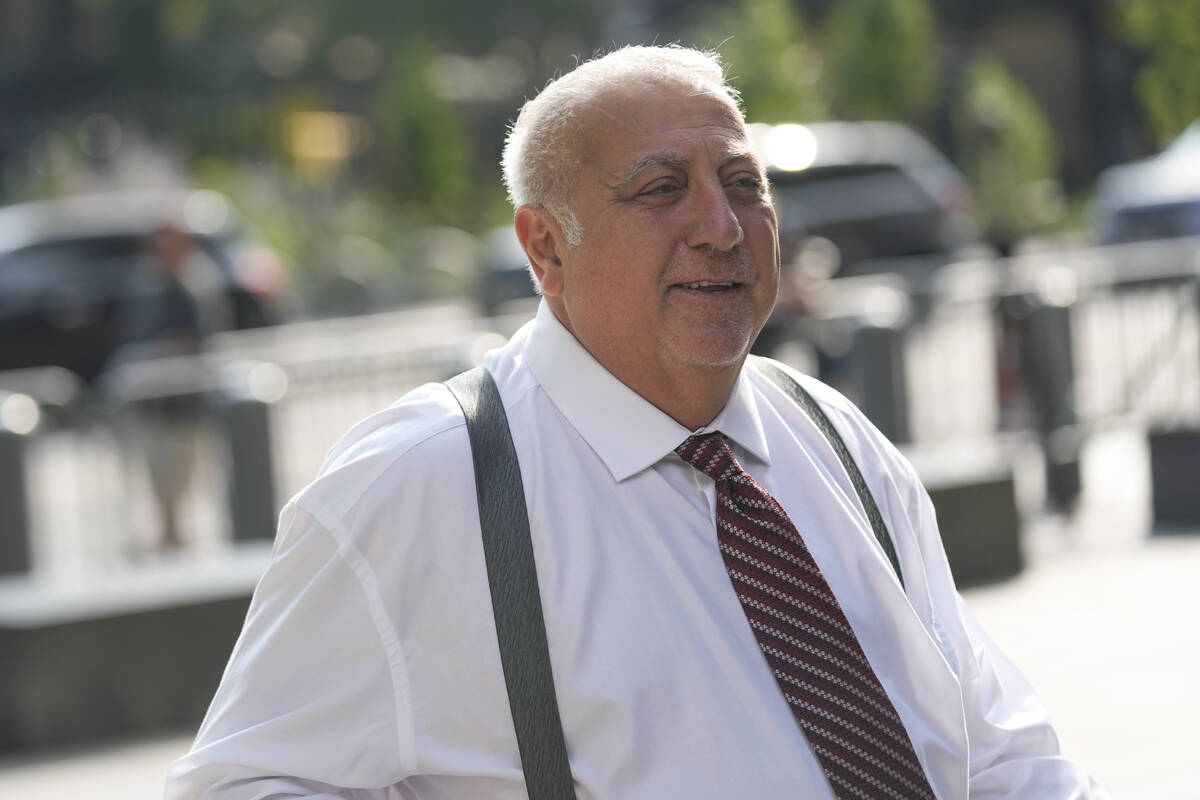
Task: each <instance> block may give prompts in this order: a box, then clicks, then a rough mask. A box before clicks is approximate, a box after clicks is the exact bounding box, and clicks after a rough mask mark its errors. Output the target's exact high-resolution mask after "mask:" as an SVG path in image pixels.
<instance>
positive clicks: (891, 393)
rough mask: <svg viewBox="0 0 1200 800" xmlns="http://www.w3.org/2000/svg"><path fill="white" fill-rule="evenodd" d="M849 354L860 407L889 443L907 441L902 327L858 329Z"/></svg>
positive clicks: (887, 326)
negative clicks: (854, 374)
mask: <svg viewBox="0 0 1200 800" xmlns="http://www.w3.org/2000/svg"><path fill="white" fill-rule="evenodd" d="M850 352H851V358H852V360H853V364H854V369H855V371H856V373H857V384H858V387H857V388H858V403H859V407H860V408H861V409H862V411H863V413H864V414H866V415H867V419H869V420H871V422H872V423H874V424H875V427H877V428H879V430H880V431H881V432H882V433H883V435H884V436H886V437H887V438H888V439H890V440H891V441H893V442H896V443H903V442H907V441H909V440H910V439H911V438H912V434H911V431H910V430H909V420H908V377H907V375H906V372H905V362H904V330H903V327H902V323H897V324H884V323H872V324H867V325H863V326H861V327H859V328H858V329H857V330H856V331H855V332H854V344H853V345H852V347H851V351H850Z"/></svg>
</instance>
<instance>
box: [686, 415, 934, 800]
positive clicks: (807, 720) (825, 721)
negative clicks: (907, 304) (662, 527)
mask: <svg viewBox="0 0 1200 800" xmlns="http://www.w3.org/2000/svg"><path fill="white" fill-rule="evenodd" d="M675 452H676V453H678V454H679V455H680V456H681V457H682V458H683V460H684V461H686V462H688V463H689V464H691V465H692V466H693V467H695V468H696V469H698V470H700V471H701V472H703V473H704V474H705V475H707V476H708V477H710V478H712V479H713V480H714V481H716V484H717V486H716V488H717V541H718V543H719V545H720V548H721V555H722V556H723V557H724V559H725V567H726V568H727V569H728V571H729V579H730V580H731V581H732V582H733V587H734V590H735V591H736V592H737V595H738V599H739V600H741V602H742V609H743V610H744V611H745V612H746V619H747V620H749V622H750V627H751V628H752V629H753V630H754V636H755V638H756V639H757V640H758V645H759V647H760V648H761V649H762V652H763V655H764V656H766V659H767V664H768V666H770V668H771V671H772V672H773V673H774V675H775V679H776V681H778V683H779V688H780V689H781V690H782V691H783V696H784V697H785V698H786V699H787V702H788V705H789V706H791V709H792V713H793V714H794V715H795V717H796V721H797V722H798V723H799V725H800V728H801V729H802V730H803V731H804V735H805V737H807V739H808V743H809V745H810V746H811V747H812V749H813V752H814V753H815V754H816V756H817V760H818V761H819V762H820V764H821V768H822V769H823V770H824V772H825V777H826V778H827V779H828V780H829V785H830V787H831V788H832V789H833V793H834V795H836V796H837V797H838V798H840V799H841V800H846V799H847V798H859V800H877V799H878V798H897V799H898V800H909V798H914V799H915V798H927V799H928V800H934V794H933V789H932V788H930V786H929V781H928V779H927V778H926V777H925V772H924V771H923V770H922V769H921V763H920V761H918V760H917V754H916V752H915V751H914V750H913V746H912V742H911V741H910V740H909V738H908V732H907V731H905V730H904V724H903V723H902V722H901V721H900V716H899V715H898V714H897V713H896V709H895V707H894V706H893V705H892V702H891V701H890V700H889V699H888V696H887V693H886V692H885V691H884V689H883V686H882V685H881V684H880V683H879V678H877V677H875V671H874V670H873V669H871V665H870V663H869V662H868V661H867V657H866V655H865V654H864V653H863V650H862V647H861V646H860V645H859V643H858V639H857V638H856V637H855V635H854V631H853V630H852V629H851V628H850V623H849V621H848V620H847V619H846V615H845V613H843V611H842V607H841V605H840V604H839V603H838V601H837V598H836V597H834V595H833V591H832V590H831V589H830V588H829V584H828V583H826V582H825V576H824V575H822V574H821V569H820V567H818V566H817V562H816V561H814V560H813V557H812V555H811V554H810V553H809V552H808V548H807V547H805V545H804V540H803V539H801V538H800V533H799V532H798V531H797V530H796V526H795V525H793V524H792V521H791V520H790V519H789V518H788V515H787V513H786V512H785V511H784V510H783V507H782V506H780V505H779V503H778V501H776V500H775V498H774V497H772V496H771V495H770V494H768V493H767V491H766V490H765V489H763V488H762V487H761V486H759V485H758V484H757V483H756V482H755V481H754V479H753V478H751V477H750V476H749V475H747V474H746V471H745V470H743V469H742V465H741V464H739V463H738V462H737V459H736V458H734V456H733V452H732V451H731V450H730V449H729V443H728V442H726V441H725V437H724V436H723V435H722V434H720V433H707V434H702V435H696V436H692V437H690V438H688V440H687V441H686V442H684V443H683V444H681V445H680V446H679V447H677V448H676V449H675Z"/></svg>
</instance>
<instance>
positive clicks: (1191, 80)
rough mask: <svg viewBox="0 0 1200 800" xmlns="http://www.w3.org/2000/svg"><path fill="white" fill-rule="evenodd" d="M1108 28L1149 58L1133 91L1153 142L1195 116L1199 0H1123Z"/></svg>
mask: <svg viewBox="0 0 1200 800" xmlns="http://www.w3.org/2000/svg"><path fill="white" fill-rule="evenodd" d="M1113 24H1114V26H1115V27H1116V29H1117V31H1118V33H1119V35H1121V36H1122V37H1124V38H1125V39H1126V40H1127V41H1128V42H1130V43H1131V44H1134V45H1136V46H1138V47H1140V48H1144V49H1145V50H1146V51H1147V53H1148V55H1149V59H1148V61H1147V62H1146V65H1145V66H1144V67H1143V68H1142V70H1141V72H1139V73H1138V76H1137V79H1136V83H1135V91H1136V92H1137V97H1138V100H1139V101H1140V102H1141V104H1142V107H1143V108H1144V110H1145V112H1146V116H1147V117H1148V118H1149V121H1150V126H1151V128H1152V129H1153V131H1154V135H1155V137H1156V138H1157V140H1158V143H1159V144H1166V143H1167V142H1169V141H1170V140H1172V139H1174V138H1175V137H1176V136H1178V135H1179V134H1180V133H1181V132H1182V131H1183V129H1184V128H1186V127H1187V126H1188V125H1189V124H1190V123H1191V122H1192V120H1194V119H1197V118H1200V88H1198V84H1200V0H1124V2H1121V3H1120V4H1118V5H1117V6H1116V7H1115V9H1114V15H1113Z"/></svg>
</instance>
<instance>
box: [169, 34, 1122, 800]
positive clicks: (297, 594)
mask: <svg viewBox="0 0 1200 800" xmlns="http://www.w3.org/2000/svg"><path fill="white" fill-rule="evenodd" d="M504 163H505V175H506V179H507V181H508V184H509V188H510V192H511V194H512V197H513V201H514V205H515V206H516V218H515V223H516V230H517V234H518V236H519V238H520V240H521V243H522V246H523V247H524V249H525V253H526V255H527V256H528V257H529V259H530V263H531V265H532V269H533V272H534V274H535V275H536V277H537V279H538V282H539V285H540V287H541V291H542V295H543V300H542V303H541V306H540V308H539V310H538V314H537V317H536V318H535V320H534V321H532V322H530V323H529V324H528V325H527V326H525V327H524V328H522V329H521V330H520V331H519V332H518V333H517V334H516V335H515V336H514V337H513V338H512V339H511V340H510V342H509V343H508V344H507V345H506V346H505V347H503V348H501V349H499V350H495V351H493V352H491V353H490V354H489V355H488V356H487V357H486V359H485V362H484V366H485V367H486V373H470V374H469V375H468V376H460V377H458V378H455V379H453V380H452V381H451V382H450V384H451V387H448V386H447V385H444V384H431V385H427V386H424V387H421V388H419V389H417V390H415V391H413V392H411V393H410V394H408V395H406V396H405V397H404V398H402V399H401V400H400V401H399V402H398V403H396V404H395V405H393V406H392V407H391V408H389V409H388V410H386V411H384V412H382V413H380V414H379V415H376V416H374V417H371V418H370V419H369V420H368V421H366V422H364V423H363V424H361V425H359V426H357V427H356V428H355V429H354V430H353V431H352V432H351V433H350V434H349V435H348V436H347V437H346V438H345V439H344V440H343V441H342V442H341V443H340V444H339V445H337V446H336V447H335V448H334V450H333V451H332V452H331V454H330V456H329V458H328V460H327V461H326V464H325V465H324V467H323V469H322V471H321V475H320V476H319V477H318V478H317V479H316V481H315V482H314V483H313V484H311V485H310V486H309V487H307V488H306V489H304V490H303V491H301V492H300V493H299V494H298V495H297V496H296V497H295V498H294V499H293V500H292V502H290V503H289V504H288V505H287V507H286V508H285V509H284V511H283V514H282V517H281V525H280V529H279V534H278V537H277V541H276V545H275V555H274V558H273V560H272V562H271V564H270V566H269V567H268V568H267V571H266V574H265V575H264V577H263V578H262V581H261V582H260V583H259V585H258V588H257V589H256V591H255V596H254V599H253V601H252V603H251V607H250V610H249V614H248V617H247V619H246V625H245V628H244V630H243V633H242V637H241V639H240V641H239V643H238V644H237V646H236V647H235V649H234V652H233V655H232V658H231V660H230V663H229V666H228V668H227V670H226V672H225V674H224V678H223V680H222V682H221V686H220V688H219V689H218V691H217V695H216V698H215V699H214V701H213V704H212V706H211V708H210V710H209V713H208V716H207V718H206V719H205V721H204V724H203V725H202V726H201V729H200V732H199V734H198V737H197V739H196V742H195V744H194V747H193V749H192V751H191V753H190V754H189V755H187V756H186V757H184V758H183V759H181V760H180V761H179V762H178V763H177V764H176V765H175V766H174V768H173V770H172V772H171V776H170V779H169V782H168V788H167V797H168V798H171V799H172V800H177V799H180V798H196V797H211V798H251V797H268V796H270V797H284V796H287V797H297V796H305V797H318V796H319V797H346V798H349V797H355V798H368V797H371V798H384V797H393V798H399V797H404V798H450V797H463V798H465V797H471V798H475V797H479V798H483V797H486V798H519V797H526V796H532V797H536V798H547V797H553V798H567V797H571V796H578V797H584V798H611V799H613V800H617V799H620V800H625V798H655V800H658V799H659V798H693V797H697V798H700V797H706V798H713V797H721V798H725V797H736V798H746V800H749V799H750V798H755V799H760V798H761V799H762V800H766V798H780V797H803V798H833V797H836V798H851V797H853V798H898V799H899V800H906V799H907V798H934V797H936V798H940V799H941V800H965V798H967V797H968V795H969V796H971V797H973V798H985V797H987V798H1000V797H1020V798H1024V799H1025V800H1039V799H1042V800H1050V798H1067V797H1071V798H1088V797H1099V796H1101V793H1100V791H1099V790H1098V789H1096V788H1095V787H1094V786H1093V785H1092V783H1091V781H1090V779H1089V778H1088V776H1087V774H1086V773H1085V772H1084V771H1083V770H1081V769H1080V768H1079V767H1077V766H1076V765H1074V764H1072V763H1071V762H1069V761H1067V760H1066V759H1064V758H1063V757H1062V756H1061V755H1060V754H1059V751H1058V744H1057V740H1056V737H1055V734H1054V730H1053V728H1052V727H1051V726H1050V723H1049V721H1048V719H1047V716H1046V712H1045V711H1044V710H1043V708H1042V706H1041V704H1040V703H1039V702H1038V700H1037V698H1036V696H1035V695H1034V693H1033V691H1032V690H1031V689H1030V687H1029V686H1028V684H1027V683H1026V682H1025V680H1024V679H1023V678H1022V677H1021V675H1020V673H1019V672H1018V671H1017V669H1016V668H1015V667H1014V666H1013V665H1012V664H1011V663H1010V662H1009V661H1008V659H1007V658H1006V657H1005V656H1004V654H1003V653H1002V652H1000V651H999V650H998V649H997V648H996V646H995V645H994V644H992V643H991V642H990V641H989V640H988V639H987V637H986V636H985V635H984V634H983V633H981V632H980V631H979V629H978V627H977V626H976V624H975V623H974V622H973V620H972V619H971V617H970V614H969V613H968V612H967V611H966V609H965V607H964V605H963V603H962V601H961V599H960V598H959V596H958V594H957V592H956V591H955V587H954V582H953V579H952V577H951V575H950V570H949V567H948V566H947V563H946V557H945V555H944V553H943V550H942V546H941V542H940V539H939V537H938V531H937V523H936V521H935V517H934V512H933V507H932V505H931V503H930V501H929V498H928V495H926V493H925V492H924V490H923V489H922V488H921V486H920V484H919V482H918V480H917V478H916V476H915V474H914V472H913V470H912V468H911V467H910V466H909V465H908V463H907V462H905V461H904V459H903V458H902V457H901V456H900V454H899V453H898V452H897V451H896V450H895V448H893V447H892V446H891V445H890V444H888V442H886V441H885V440H884V439H883V438H882V437H881V436H880V435H879V433H878V432H877V431H876V430H875V429H874V428H872V427H871V425H870V424H869V423H868V422H867V421H866V419H865V418H864V417H863V415H862V414H861V413H860V412H859V411H858V410H857V409H855V408H854V407H853V406H852V405H850V404H849V403H848V402H847V401H846V400H845V399H844V398H842V397H841V396H840V395H838V394H837V393H836V392H834V391H832V390H831V389H829V388H828V387H826V386H824V385H822V384H820V383H819V382H818V381H816V380H814V379H811V378H808V377H805V376H802V375H799V374H798V373H795V372H792V371H789V370H787V369H785V368H783V367H781V366H780V365H779V364H777V363H775V362H771V361H768V360H765V359H762V360H754V359H750V360H748V359H747V354H748V352H749V349H750V345H751V343H752V342H753V340H754V337H755V336H756V334H757V333H758V331H759V330H760V329H761V327H762V325H763V323H764V321H765V320H766V318H767V315H768V314H769V312H770V310H771V307H772V305H773V303H774V302H775V297H776V291H777V285H778V278H779V249H778V238H777V225H776V217H775V211H774V208H773V206H772V202H771V197H770V193H769V191H768V187H767V183H766V179H765V176H764V172H763V168H762V165H761V164H760V163H759V162H758V160H757V159H756V158H755V156H754V155H753V153H752V151H751V148H750V145H749V142H748V140H747V135H746V128H745V124H744V121H743V118H742V113H741V110H740V109H739V107H738V104H737V101H736V99H735V96H734V94H733V92H732V90H731V89H730V88H729V86H728V84H727V83H726V82H725V79H724V76H723V71H722V67H721V65H720V64H719V62H718V61H717V60H716V58H715V56H712V55H709V54H704V53H700V52H696V51H693V50H688V49H684V48H676V47H633V48H626V49H622V50H618V51H616V52H614V53H611V54H609V55H608V56H605V57H603V58H599V59H596V60H593V61H590V62H587V63H585V64H583V65H582V66H580V67H578V68H577V69H575V70H574V71H573V72H571V73H568V74H567V75H565V76H563V77H561V78H559V79H558V80H556V81H554V82H553V83H551V84H550V85H549V86H548V87H547V88H546V89H545V90H543V92H542V93H541V94H540V95H538V96H537V97H536V98H535V99H533V100H531V101H529V102H528V103H526V105H525V106H524V108H523V109H522V111H521V114H520V116H519V117H518V119H517V122H516V124H515V125H514V127H513V129H512V132H511V134H510V136H509V140H508V143H507V146H506V150H505V158H504ZM486 376H490V378H488V377H486ZM476 380H478V381H479V382H478V383H474V382H473V381H476ZM489 380H491V381H493V383H492V384H489V383H488V381H489ZM493 385H494V386H496V387H498V397H497V398H496V400H495V403H496V405H493V406H490V408H492V409H493V410H496V411H497V412H498V414H499V416H500V417H501V418H505V417H506V419H507V424H508V426H509V428H510V430H511V434H512V440H513V443H514V445H515V450H516V455H517V459H518V461H519V469H517V470H516V471H515V472H516V474H513V473H508V474H507V475H506V476H504V477H502V478H501V483H502V484H503V486H502V489H501V491H500V493H499V497H498V498H497V501H496V503H497V506H504V505H505V500H509V501H511V500H513V498H515V501H516V502H517V503H519V502H520V501H524V504H525V506H526V508H527V511H528V523H529V532H528V534H522V535H518V536H516V537H515V538H512V539H506V540H504V545H503V546H502V547H500V548H499V551H500V552H497V550H496V549H493V548H492V547H491V546H490V544H488V545H485V543H484V541H483V536H486V537H487V538H488V541H489V542H490V541H491V534H492V533H493V532H494V530H495V528H494V524H493V522H492V521H493V519H494V517H493V513H492V512H497V511H498V510H499V509H498V508H497V507H495V506H493V505H492V504H491V502H488V503H486V504H484V507H483V508H480V501H478V500H477V498H478V497H479V496H483V497H485V498H487V497H490V496H491V495H490V494H489V493H488V491H487V489H488V487H491V486H493V485H494V484H493V483H492V481H491V478H487V479H486V480H484V482H483V483H481V484H480V485H481V486H482V487H483V490H482V491H480V492H479V493H478V494H477V489H476V479H475V478H474V467H473V459H472V451H473V448H478V450H476V451H475V452H474V456H475V457H476V458H478V459H479V460H480V462H481V464H480V470H481V474H483V475H485V476H488V475H492V473H491V472H490V471H489V470H488V469H487V468H486V465H487V462H489V461H491V460H494V459H495V458H497V457H498V455H499V452H500V451H499V448H493V447H489V446H486V445H485V443H484V439H482V438H480V439H476V438H475V436H474V434H471V435H470V436H469V435H468V429H467V427H466V425H467V423H466V422H465V421H464V415H463V412H462V409H475V408H476V406H477V402H478V401H476V400H473V399H472V397H473V395H472V392H475V391H478V392H481V393H483V394H480V395H479V396H480V397H485V396H487V395H486V393H487V392H489V391H490V389H489V388H488V387H489V386H493ZM460 403H461V407H460ZM485 405H486V403H485ZM468 418H469V419H471V420H473V421H472V422H471V423H470V424H471V425H472V426H474V425H475V424H476V421H477V420H478V417H477V416H476V414H475V413H474V412H468ZM826 425H828V426H829V427H828V428H826V427H825V426H826ZM501 440H503V439H502V437H501ZM839 447H840V448H841V450H842V451H843V454H842V455H839V454H838V451H839ZM855 464H857V466H855ZM860 468H861V470H860ZM860 472H861V474H860ZM853 476H858V477H857V478H856V477H853ZM872 496H873V498H875V499H877V500H878V503H876V502H875V499H871V498H872ZM481 516H483V517H484V518H485V519H486V520H487V523H486V524H484V525H483V530H482V532H481V522H480V517H481ZM522 519H524V517H518V520H522ZM516 527H518V528H519V525H517V526H516ZM481 533H482V535H481ZM506 547H513V548H526V549H527V550H531V552H530V553H529V556H528V557H529V559H530V560H531V561H532V562H533V563H535V564H536V576H535V577H533V578H532V583H533V586H532V590H531V594H532V597H533V598H539V597H540V600H541V603H540V610H544V630H543V629H542V626H541V622H542V620H541V619H539V617H541V616H543V614H542V613H540V610H539V609H538V607H537V605H536V604H534V603H533V602H532V600H531V599H530V596H529V595H523V594H522V589H523V587H524V586H527V584H522V583H521V582H520V580H519V576H521V575H525V576H528V572H529V569H528V568H529V566H530V563H531V561H526V560H521V559H517V560H516V561H515V563H514V564H511V565H509V566H508V567H504V566H500V565H499V564H500V560H501V559H503V558H504V556H505V555H507V554H508V553H507V552H505V550H504V549H505V548H506ZM518 552H519V550H518ZM489 565H490V566H489ZM491 567H495V569H492V568H491ZM489 578H490V585H491V587H492V588H491V591H490V592H489ZM522 600H524V601H525V602H526V604H527V605H525V606H524V608H530V607H531V606H532V609H533V610H532V611H530V612H529V613H525V612H524V611H517V612H516V614H515V616H516V619H515V620H513V621H514V622H515V625H514V627H513V628H510V627H509V626H508V621H509V620H510V617H509V615H508V613H507V610H508V609H510V603H511V602H513V601H516V602H521V601H522ZM521 633H526V634H529V635H528V639H523V638H517V641H523V642H526V643H527V647H523V648H521V649H515V650H514V649H510V646H511V642H512V641H513V639H512V638H510V636H511V637H520V635H521ZM498 641H499V642H500V644H499V646H498ZM539 641H540V644H539ZM547 651H548V657H546V658H545V659H544V660H543V656H545V654H546V653H547ZM502 653H504V655H503V656H502ZM549 672H552V680H546V681H545V683H542V684H540V685H541V689H542V690H541V691H537V689H536V687H538V686H539V683H538V680H539V677H540V678H543V679H544V678H548V677H550V676H549V675H548V673H549ZM506 686H507V687H508V691H507V692H506ZM560 712H561V713H560Z"/></svg>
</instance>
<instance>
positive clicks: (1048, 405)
mask: <svg viewBox="0 0 1200 800" xmlns="http://www.w3.org/2000/svg"><path fill="white" fill-rule="evenodd" d="M1027 301H1028V303H1029V306H1028V314H1027V315H1026V316H1025V317H1024V319H1023V320H1021V322H1022V327H1023V331H1022V333H1023V336H1022V339H1023V341H1022V348H1021V356H1022V358H1021V360H1022V362H1023V367H1024V368H1023V373H1024V377H1025V379H1026V381H1027V387H1028V390H1029V398H1030V401H1031V405H1032V406H1033V412H1034V423H1035V425H1036V428H1037V434H1038V440H1039V442H1040V443H1041V445H1042V452H1043V454H1044V457H1045V463H1046V471H1045V479H1046V496H1047V499H1048V500H1049V501H1050V503H1051V504H1052V505H1053V506H1054V507H1055V508H1057V509H1061V510H1068V509H1070V508H1071V507H1072V506H1073V505H1074V504H1075V502H1076V501H1077V500H1078V499H1079V495H1080V493H1081V491H1082V476H1081V473H1080V466H1079V455H1080V449H1081V447H1082V435H1081V432H1080V429H1079V424H1078V423H1079V417H1078V414H1077V412H1076V409H1075V358H1074V353H1073V349H1072V348H1073V339H1072V335H1071V309H1072V306H1073V304H1074V299H1073V297H1072V298H1069V299H1068V298H1066V297H1063V298H1057V299H1054V298H1051V297H1048V296H1047V295H1046V292H1045V291H1043V292H1041V293H1040V294H1039V295H1037V296H1032V297H1028V298H1027Z"/></svg>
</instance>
